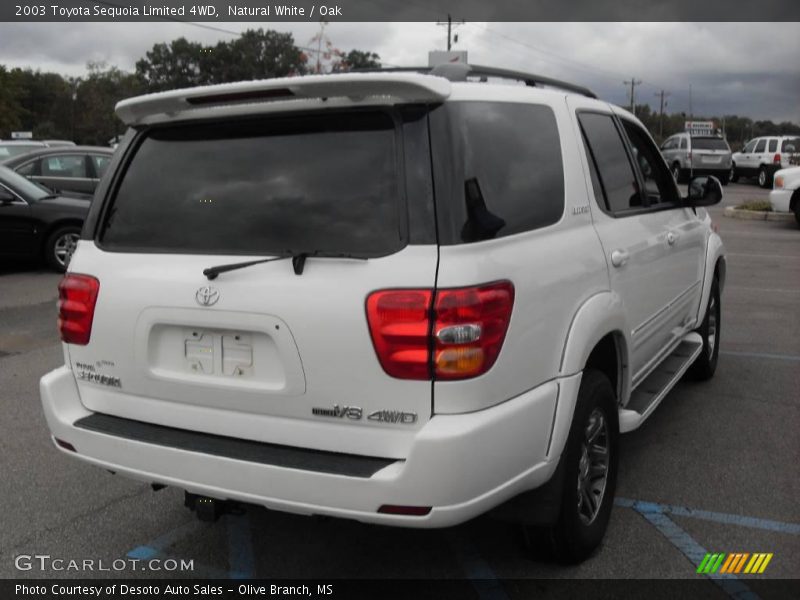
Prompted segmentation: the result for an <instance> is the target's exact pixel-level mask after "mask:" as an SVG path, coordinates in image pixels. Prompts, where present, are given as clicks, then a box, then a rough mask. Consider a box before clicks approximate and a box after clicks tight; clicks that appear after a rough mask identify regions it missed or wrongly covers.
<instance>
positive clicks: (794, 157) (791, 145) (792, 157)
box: [780, 138, 800, 169]
mask: <svg viewBox="0 0 800 600" xmlns="http://www.w3.org/2000/svg"><path fill="white" fill-rule="evenodd" d="M780 156H781V158H780V161H781V168H782V169H786V168H788V167H791V166H792V165H800V138H787V139H785V140H783V141H781V152H780Z"/></svg>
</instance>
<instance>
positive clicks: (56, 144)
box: [42, 140, 75, 148]
mask: <svg viewBox="0 0 800 600" xmlns="http://www.w3.org/2000/svg"><path fill="white" fill-rule="evenodd" d="M42 141H43V142H44V143H45V144H47V145H48V146H49V147H50V148H61V147H65V146H74V145H75V142H72V141H70V140H42Z"/></svg>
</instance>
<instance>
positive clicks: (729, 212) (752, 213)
mask: <svg viewBox="0 0 800 600" xmlns="http://www.w3.org/2000/svg"><path fill="white" fill-rule="evenodd" d="M723 214H724V215H725V216H726V217H730V218H732V219H750V220H755V221H794V215H793V214H792V213H790V212H785V213H784V212H779V213H776V212H767V211H763V210H744V209H741V208H735V207H733V206H728V207H727V208H725V211H724V212H723Z"/></svg>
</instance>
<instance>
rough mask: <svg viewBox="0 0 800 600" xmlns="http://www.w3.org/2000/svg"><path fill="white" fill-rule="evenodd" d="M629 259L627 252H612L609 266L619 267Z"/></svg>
mask: <svg viewBox="0 0 800 600" xmlns="http://www.w3.org/2000/svg"><path fill="white" fill-rule="evenodd" d="M629 258H630V255H629V254H628V251H627V250H614V251H613V252H612V253H611V264H612V265H614V266H615V267H621V266H622V265H624V264H625V263H626V262H628V259H629Z"/></svg>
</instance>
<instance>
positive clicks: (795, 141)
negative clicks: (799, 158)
mask: <svg viewBox="0 0 800 600" xmlns="http://www.w3.org/2000/svg"><path fill="white" fill-rule="evenodd" d="M789 146H794V149H791V148H789ZM790 151H791V152H800V138H791V139H788V140H783V143H781V152H790Z"/></svg>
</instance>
